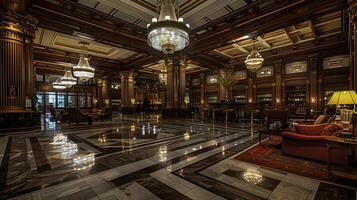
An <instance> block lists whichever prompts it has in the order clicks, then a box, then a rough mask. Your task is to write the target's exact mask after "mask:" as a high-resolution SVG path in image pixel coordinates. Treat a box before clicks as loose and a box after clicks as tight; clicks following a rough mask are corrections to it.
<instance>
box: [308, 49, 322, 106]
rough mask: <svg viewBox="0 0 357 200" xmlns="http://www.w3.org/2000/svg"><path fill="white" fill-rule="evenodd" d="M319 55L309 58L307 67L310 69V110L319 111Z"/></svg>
mask: <svg viewBox="0 0 357 200" xmlns="http://www.w3.org/2000/svg"><path fill="white" fill-rule="evenodd" d="M318 56H319V55H318V54H314V55H310V56H309V57H308V62H307V67H308V69H310V73H311V74H310V99H308V100H309V101H310V109H312V110H313V111H317V109H318V102H319V101H318V58H319V57H318Z"/></svg>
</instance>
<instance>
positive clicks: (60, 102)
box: [57, 94, 66, 108]
mask: <svg viewBox="0 0 357 200" xmlns="http://www.w3.org/2000/svg"><path fill="white" fill-rule="evenodd" d="M65 99H66V96H65V95H63V94H58V95H57V108H64V107H66V106H65V103H66V101H65Z"/></svg>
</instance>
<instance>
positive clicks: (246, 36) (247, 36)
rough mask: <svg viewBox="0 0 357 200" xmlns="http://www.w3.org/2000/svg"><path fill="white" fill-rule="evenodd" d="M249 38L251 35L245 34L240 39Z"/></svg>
mask: <svg viewBox="0 0 357 200" xmlns="http://www.w3.org/2000/svg"><path fill="white" fill-rule="evenodd" d="M248 38H249V35H245V36H242V37H240V38H238V40H245V39H248Z"/></svg>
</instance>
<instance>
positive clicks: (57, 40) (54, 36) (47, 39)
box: [34, 28, 137, 60]
mask: <svg viewBox="0 0 357 200" xmlns="http://www.w3.org/2000/svg"><path fill="white" fill-rule="evenodd" d="M79 41H84V42H87V43H89V45H88V54H89V55H92V56H97V57H102V58H109V59H115V60H124V59H126V58H128V57H130V56H133V55H135V54H137V53H136V52H134V51H130V50H126V49H122V48H118V47H113V46H109V45H106V44H101V43H98V42H94V41H91V40H87V39H83V38H81V37H77V36H73V35H66V34H62V33H58V32H55V31H51V30H47V29H43V28H38V30H37V31H36V34H35V39H34V42H35V44H37V45H41V46H45V47H49V48H54V49H60V50H63V51H68V52H75V53H79V52H80V50H81V44H79V43H78V42H79Z"/></svg>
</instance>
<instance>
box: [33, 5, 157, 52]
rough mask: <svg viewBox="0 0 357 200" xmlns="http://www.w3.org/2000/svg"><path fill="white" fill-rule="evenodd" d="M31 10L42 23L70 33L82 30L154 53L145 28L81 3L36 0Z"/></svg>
mask: <svg viewBox="0 0 357 200" xmlns="http://www.w3.org/2000/svg"><path fill="white" fill-rule="evenodd" d="M29 12H30V14H31V15H33V16H34V17H36V18H37V19H38V20H39V27H42V28H45V29H49V30H53V31H57V32H60V33H64V34H69V35H73V33H74V32H80V33H84V34H86V35H89V36H91V37H93V38H94V39H95V40H96V41H97V42H101V43H106V42H107V43H112V44H117V45H119V46H120V47H122V48H126V49H129V50H133V51H136V52H140V53H152V49H151V48H150V47H149V45H148V44H147V38H146V35H145V34H146V30H145V29H143V28H141V27H139V26H135V25H132V24H129V23H127V22H124V21H123V20H119V19H117V18H115V17H113V16H110V15H106V14H104V13H101V12H99V11H96V10H94V9H90V8H88V7H86V6H83V5H80V4H78V3H75V2H72V1H69V0H64V5H63V6H62V7H60V6H58V5H55V4H51V3H48V2H46V1H43V0H35V1H34V2H33V4H32V7H31V8H30V10H29ZM59 19H61V20H59Z"/></svg>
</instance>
